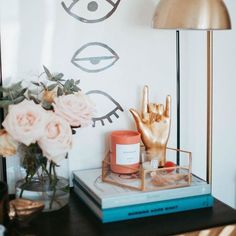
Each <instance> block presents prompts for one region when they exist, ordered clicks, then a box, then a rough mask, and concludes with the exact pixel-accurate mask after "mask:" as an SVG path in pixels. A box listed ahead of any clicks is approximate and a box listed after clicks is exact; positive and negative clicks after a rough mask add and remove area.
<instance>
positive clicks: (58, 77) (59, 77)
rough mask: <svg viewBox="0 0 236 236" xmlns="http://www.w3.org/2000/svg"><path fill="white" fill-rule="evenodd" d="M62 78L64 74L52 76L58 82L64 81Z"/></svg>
mask: <svg viewBox="0 0 236 236" xmlns="http://www.w3.org/2000/svg"><path fill="white" fill-rule="evenodd" d="M63 76H64V74H62V73H59V74H56V75H55V76H54V78H55V79H57V80H59V81H65V80H62V79H61V78H62V77H63Z"/></svg>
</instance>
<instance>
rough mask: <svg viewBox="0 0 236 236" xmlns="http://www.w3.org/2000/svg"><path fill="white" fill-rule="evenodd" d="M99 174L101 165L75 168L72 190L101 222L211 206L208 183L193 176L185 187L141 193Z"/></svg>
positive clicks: (211, 200) (211, 199) (211, 198)
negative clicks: (107, 181) (114, 182)
mask: <svg viewBox="0 0 236 236" xmlns="http://www.w3.org/2000/svg"><path fill="white" fill-rule="evenodd" d="M101 173H102V170H101V169H100V168H98V169H89V170H78V171H74V172H73V176H74V178H73V183H74V191H75V193H76V194H77V195H78V196H79V198H80V199H81V200H82V201H83V202H84V203H85V204H86V205H87V206H88V207H89V208H90V209H91V210H92V211H93V212H94V213H95V214H96V215H97V216H98V217H99V218H100V219H101V221H102V222H103V223H107V222H114V221H121V220H129V219H134V218H140V217H147V216H154V215H162V214H167V213H173V212H180V211H187V210H193V209H199V208H206V207H212V205H213V197H212V195H211V186H210V185H209V184H207V183H206V182H205V181H204V180H202V179H200V178H198V177H197V176H194V175H193V177H192V183H191V185H190V186H187V187H182V188H174V189H166V190H158V191H149V192H142V191H134V190H130V189H128V188H123V187H119V186H115V185H112V184H108V183H104V182H102V180H101ZM129 181H134V182H135V179H133V180H129Z"/></svg>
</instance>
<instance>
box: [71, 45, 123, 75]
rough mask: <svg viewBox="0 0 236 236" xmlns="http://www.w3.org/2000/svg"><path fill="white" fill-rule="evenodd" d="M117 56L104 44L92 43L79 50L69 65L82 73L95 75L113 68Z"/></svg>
mask: <svg viewBox="0 0 236 236" xmlns="http://www.w3.org/2000/svg"><path fill="white" fill-rule="evenodd" d="M118 59H119V56H118V55H117V53H116V52H115V51H114V50H112V49H111V48H110V47H109V46H107V45H106V44H104V43H99V42H92V43H87V44H85V45H83V46H82V47H81V48H79V49H78V50H77V51H76V52H75V54H74V56H73V57H72V59H71V63H72V64H74V65H75V66H76V67H78V68H80V69H81V70H83V71H86V72H89V73H96V72H100V71H103V70H106V69H107V68H109V67H111V66H113V65H114V64H115V63H116V62H117V60H118Z"/></svg>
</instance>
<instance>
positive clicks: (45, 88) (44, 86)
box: [40, 82, 47, 90]
mask: <svg viewBox="0 0 236 236" xmlns="http://www.w3.org/2000/svg"><path fill="white" fill-rule="evenodd" d="M40 84H41V85H42V86H43V88H44V90H47V87H46V85H45V84H44V83H43V82H40Z"/></svg>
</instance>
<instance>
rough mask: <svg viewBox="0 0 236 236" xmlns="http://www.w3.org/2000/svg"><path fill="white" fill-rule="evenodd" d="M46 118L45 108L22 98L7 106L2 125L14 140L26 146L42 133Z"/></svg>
mask: <svg viewBox="0 0 236 236" xmlns="http://www.w3.org/2000/svg"><path fill="white" fill-rule="evenodd" d="M46 119H47V111H46V110H44V109H43V108H42V107H41V106H40V105H37V104H35V103H34V102H33V101H32V100H30V101H29V100H24V101H23V102H21V103H19V104H16V105H10V106H9V110H8V114H7V116H6V118H5V120H4V122H3V123H2V125H3V127H4V128H5V129H6V130H7V132H8V133H9V134H10V135H11V136H12V137H13V138H14V139H15V140H17V141H18V142H21V143H24V144H25V145H27V146H28V145H29V144H31V143H35V142H36V141H37V140H38V139H39V138H41V137H42V136H43V135H44V133H43V132H44V126H45V121H46Z"/></svg>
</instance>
